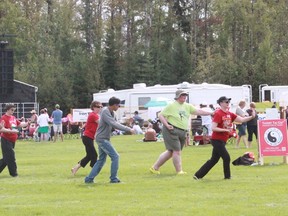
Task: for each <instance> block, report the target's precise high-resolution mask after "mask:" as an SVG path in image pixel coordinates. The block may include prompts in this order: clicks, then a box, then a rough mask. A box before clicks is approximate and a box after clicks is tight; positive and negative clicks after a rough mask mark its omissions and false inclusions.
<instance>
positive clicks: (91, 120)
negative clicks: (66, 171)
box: [71, 101, 103, 175]
mask: <svg viewBox="0 0 288 216" xmlns="http://www.w3.org/2000/svg"><path fill="white" fill-rule="evenodd" d="M102 107H103V106H102V104H101V103H100V102H99V101H92V103H91V105H90V108H91V110H92V112H91V113H90V114H89V115H88V118H87V122H86V124H85V130H84V133H83V136H82V142H83V144H84V146H85V150H86V156H85V157H84V158H82V159H81V160H80V161H79V162H78V163H77V164H76V165H75V166H74V167H73V168H72V169H71V172H72V174H73V175H75V174H76V172H77V171H78V170H79V168H80V167H83V168H84V167H85V166H86V165H87V164H88V163H89V161H90V167H93V166H94V164H95V163H96V161H97V157H98V154H97V151H96V149H95V146H94V139H95V134H96V131H97V128H98V124H99V119H100V118H99V112H100V110H101V108H102Z"/></svg>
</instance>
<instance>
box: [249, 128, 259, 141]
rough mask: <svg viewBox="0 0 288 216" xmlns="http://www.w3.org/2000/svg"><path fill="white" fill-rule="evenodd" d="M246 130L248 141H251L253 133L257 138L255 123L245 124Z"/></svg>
mask: <svg viewBox="0 0 288 216" xmlns="http://www.w3.org/2000/svg"><path fill="white" fill-rule="evenodd" d="M247 131H248V141H249V142H252V140H253V134H255V137H256V139H257V138H258V131H257V125H247Z"/></svg>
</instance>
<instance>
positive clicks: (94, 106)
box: [94, 106, 103, 109]
mask: <svg viewBox="0 0 288 216" xmlns="http://www.w3.org/2000/svg"><path fill="white" fill-rule="evenodd" d="M94 107H96V108H100V109H101V108H103V106H94Z"/></svg>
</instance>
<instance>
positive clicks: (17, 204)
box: [0, 135, 288, 216]
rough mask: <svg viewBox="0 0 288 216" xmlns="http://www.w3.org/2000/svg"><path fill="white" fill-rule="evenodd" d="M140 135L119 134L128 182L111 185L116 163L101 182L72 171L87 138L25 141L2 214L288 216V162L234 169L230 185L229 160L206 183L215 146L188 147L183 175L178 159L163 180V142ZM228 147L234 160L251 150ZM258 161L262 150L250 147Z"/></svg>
mask: <svg viewBox="0 0 288 216" xmlns="http://www.w3.org/2000/svg"><path fill="white" fill-rule="evenodd" d="M141 138H142V136H140V135H127V136H116V137H113V138H112V143H114V146H115V147H116V149H117V150H118V152H119V154H120V168H119V178H120V179H121V180H122V181H123V183H121V184H110V183H109V175H110V174H109V172H110V164H111V161H110V158H107V163H106V166H105V167H104V168H103V170H102V172H101V173H100V175H99V176H98V177H97V178H96V179H95V183H94V184H85V183H84V177H85V176H86V175H87V174H88V173H89V171H90V167H89V166H87V167H86V168H84V169H83V168H81V169H80V170H79V172H78V173H77V174H76V176H72V175H71V172H70V169H71V167H72V166H74V165H75V164H76V163H77V162H78V161H79V160H80V159H81V158H82V156H84V153H85V151H84V146H83V145H82V142H81V140H80V139H75V138H74V139H71V138H70V139H66V140H65V141H64V142H56V143H53V142H45V143H38V142H37V143H36V142H33V141H17V144H16V158H17V164H18V172H19V177H18V178H11V177H10V176H9V174H8V170H7V169H5V170H4V171H3V172H2V173H1V174H0V184H1V187H0V215H3V216H9V215H17V216H18V215H19V216H25V215H29V216H30V215H45V216H46V215H61V216H64V215H91V216H92V215H100V216H101V215H111V216H114V215H115V216H126V215H132V216H134V215H135V216H136V215H148V216H150V215H151V216H154V215H155V216H157V215H163V216H164V215H165V216H166V215H179V216H183V215H203V216H204V215H205V216H207V215H213V216H214V215H223V216H224V215H229V216H230V215H249V216H250V215H253V216H255V215H265V216H267V215H286V214H287V205H288V166H287V165H284V164H282V161H283V157H265V165H264V166H248V167H247V166H237V167H235V166H233V165H231V170H232V179H231V180H224V179H223V171H222V160H220V161H219V163H218V164H217V165H216V166H215V167H214V168H213V169H212V170H211V172H210V173H208V175H207V176H206V177H205V178H204V179H203V180H200V181H196V180H193V178H192V176H193V174H194V172H195V171H196V170H197V169H198V168H199V167H200V166H201V165H202V164H203V163H204V162H205V161H206V160H207V159H209V157H210V155H211V145H205V146H191V147H185V148H184V150H183V155H182V156H183V169H184V171H187V172H188V174H187V175H185V176H176V175H175V170H174V167H173V165H172V161H168V163H167V164H165V165H164V166H163V167H162V169H161V175H158V176H157V175H153V174H151V173H149V168H150V167H151V165H152V164H153V163H154V162H155V160H156V159H157V157H158V156H159V154H160V153H161V152H162V151H163V150H164V144H163V143H162V142H157V143H144V142H141V141H140V140H141ZM241 146H242V147H241V148H240V149H235V147H234V145H232V144H230V145H228V146H227V148H228V149H229V152H230V155H231V161H233V160H234V159H236V158H238V157H239V156H241V155H242V154H243V153H245V152H246V151H247V149H245V148H244V145H243V144H242V145H241ZM249 151H253V152H254V153H255V155H256V156H257V147H256V144H255V143H254V145H253V148H252V149H249Z"/></svg>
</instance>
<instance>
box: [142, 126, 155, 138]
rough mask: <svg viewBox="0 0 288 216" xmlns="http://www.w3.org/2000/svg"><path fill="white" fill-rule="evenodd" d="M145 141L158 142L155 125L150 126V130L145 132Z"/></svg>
mask: <svg viewBox="0 0 288 216" xmlns="http://www.w3.org/2000/svg"><path fill="white" fill-rule="evenodd" d="M143 141H144V142H156V141H157V134H156V131H155V130H154V129H153V125H152V124H151V123H149V124H148V128H147V130H146V132H145V136H144V138H143Z"/></svg>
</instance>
